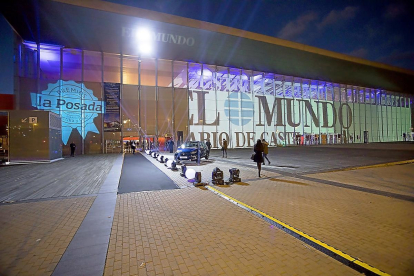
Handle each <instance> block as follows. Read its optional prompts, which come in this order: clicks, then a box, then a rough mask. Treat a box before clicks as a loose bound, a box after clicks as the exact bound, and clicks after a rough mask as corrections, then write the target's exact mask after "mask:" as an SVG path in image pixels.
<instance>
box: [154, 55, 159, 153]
mask: <svg viewBox="0 0 414 276" xmlns="http://www.w3.org/2000/svg"><path fill="white" fill-rule="evenodd" d="M158 94H159V91H158V59H155V139H157V142H155V141H154V146H157V147H158V137H159V133H158V129H159V128H158V109H159V108H158V107H159V103H158V99H159V95H158Z"/></svg>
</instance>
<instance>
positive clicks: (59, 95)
mask: <svg viewBox="0 0 414 276" xmlns="http://www.w3.org/2000/svg"><path fill="white" fill-rule="evenodd" d="M30 96H31V100H32V106H33V107H36V108H37V109H39V110H47V111H53V112H54V113H57V114H59V115H60V116H61V118H62V141H63V143H64V144H65V145H66V144H67V143H68V139H69V136H70V134H71V132H72V130H73V129H77V130H78V132H79V133H80V134H81V135H82V138H83V139H85V137H86V135H87V133H88V132H89V131H91V132H95V133H99V131H98V129H97V127H96V125H95V124H94V122H93V119H94V118H96V117H97V116H98V114H102V113H104V112H105V106H104V103H103V102H102V101H98V98H97V97H95V96H94V95H93V91H92V90H90V89H88V88H86V87H85V86H84V85H83V84H80V83H76V82H74V81H57V82H56V83H54V84H52V83H50V84H49V85H48V88H47V89H46V90H44V91H42V92H41V93H40V94H37V93H30Z"/></svg>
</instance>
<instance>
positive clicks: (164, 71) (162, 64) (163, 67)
mask: <svg viewBox="0 0 414 276" xmlns="http://www.w3.org/2000/svg"><path fill="white" fill-rule="evenodd" d="M157 77H158V81H157V85H158V86H161V87H172V61H171V60H163V59H159V60H158V73H157Z"/></svg>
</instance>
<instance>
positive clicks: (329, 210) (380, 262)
mask: <svg viewBox="0 0 414 276" xmlns="http://www.w3.org/2000/svg"><path fill="white" fill-rule="evenodd" d="M405 169H406V170H409V168H408V167H406V168H405ZM372 170H373V171H365V173H367V174H368V175H369V176H371V177H372V175H373V174H374V175H376V177H374V179H376V178H379V179H385V178H388V177H390V175H387V172H386V171H383V170H382V168H377V169H372ZM352 173H353V172H352V171H349V172H344V173H343V174H342V175H341V176H340V177H339V178H336V177H335V176H334V175H332V176H330V177H328V179H329V180H333V181H341V179H343V177H346V176H344V175H345V174H352ZM360 173H361V174H363V173H364V171H362V170H361V171H360ZM374 179H373V180H374ZM411 179H412V178H411ZM374 183H375V181H374ZM353 184H354V185H355V184H358V182H357V179H355V181H354V182H353ZM411 185H412V184H411ZM218 189H219V190H220V191H222V192H223V193H226V194H227V195H229V196H231V197H234V198H236V199H237V200H239V201H242V202H244V203H246V204H248V205H250V206H253V207H254V208H256V209H259V210H260V211H262V212H265V213H267V214H268V215H270V216H272V217H274V218H276V219H278V220H281V221H282V222H284V223H287V224H289V225H291V226H292V227H295V228H296V229H299V230H301V231H303V232H305V233H306V234H308V235H311V236H313V237H315V238H317V239H319V240H321V241H323V242H325V243H327V244H328V245H331V246H333V247H335V248H337V249H339V250H341V251H343V252H345V253H347V254H350V255H351V256H353V257H356V258H359V259H361V260H362V261H364V262H366V263H368V264H370V265H372V266H374V267H376V268H378V269H381V270H383V271H385V272H387V273H390V274H391V275H413V273H414V262H413V260H414V250H413V249H414V234H413V233H414V232H413V229H414V220H413V219H412V218H413V217H414V203H412V202H407V201H402V200H398V199H393V198H388V197H384V196H379V195H373V194H369V193H364V192H359V191H354V190H349V189H343V188H338V187H333V186H329V185H324V184H319V183H315V182H309V181H304V180H300V179H297V178H293V177H282V178H272V179H265V180H257V181H250V182H249V183H248V185H232V186H231V187H230V188H222V187H218Z"/></svg>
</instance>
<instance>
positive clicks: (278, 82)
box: [275, 75, 283, 97]
mask: <svg viewBox="0 0 414 276" xmlns="http://www.w3.org/2000/svg"><path fill="white" fill-rule="evenodd" d="M275 92H276V95H277V97H283V76H282V75H275Z"/></svg>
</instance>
